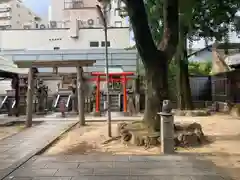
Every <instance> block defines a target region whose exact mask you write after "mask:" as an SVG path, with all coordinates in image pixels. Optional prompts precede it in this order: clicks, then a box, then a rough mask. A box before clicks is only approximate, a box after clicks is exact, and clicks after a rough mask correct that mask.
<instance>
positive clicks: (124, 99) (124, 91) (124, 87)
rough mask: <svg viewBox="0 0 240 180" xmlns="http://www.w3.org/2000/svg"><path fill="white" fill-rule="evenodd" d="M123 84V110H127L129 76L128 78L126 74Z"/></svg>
mask: <svg viewBox="0 0 240 180" xmlns="http://www.w3.org/2000/svg"><path fill="white" fill-rule="evenodd" d="M122 85H123V112H127V78H126V75H123V80H122Z"/></svg>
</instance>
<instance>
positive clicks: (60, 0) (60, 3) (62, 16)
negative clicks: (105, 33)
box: [49, 0, 129, 27]
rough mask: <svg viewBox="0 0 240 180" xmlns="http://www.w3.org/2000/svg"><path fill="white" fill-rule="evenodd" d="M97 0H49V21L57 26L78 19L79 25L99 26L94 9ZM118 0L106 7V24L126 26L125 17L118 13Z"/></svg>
mask: <svg viewBox="0 0 240 180" xmlns="http://www.w3.org/2000/svg"><path fill="white" fill-rule="evenodd" d="M97 4H99V3H98V1H97V0H51V6H50V7H49V21H53V22H56V23H55V24H56V26H57V27H69V26H70V22H72V21H75V20H78V24H79V27H99V26H102V25H101V21H100V18H99V15H98V12H97V10H96V5H97ZM121 5H122V4H118V0H114V1H112V4H111V5H110V6H109V9H107V17H108V26H110V27H128V26H129V24H128V22H127V20H126V18H122V17H120V16H119V15H120V14H119V7H120V6H121Z"/></svg>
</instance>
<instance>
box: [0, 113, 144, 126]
mask: <svg viewBox="0 0 240 180" xmlns="http://www.w3.org/2000/svg"><path fill="white" fill-rule="evenodd" d="M142 117H143V115H142V114H139V115H137V116H132V117H131V116H129V117H127V116H121V115H118V114H115V115H114V114H112V121H132V120H135V121H137V120H142ZM25 118H26V116H20V117H14V116H12V117H8V116H7V115H6V114H1V115H0V125H1V124H5V123H7V122H9V121H25ZM85 118H86V121H89V122H91V121H106V120H107V117H105V116H102V117H94V116H91V115H86V117H85ZM59 120H61V121H77V120H78V116H77V115H70V116H68V115H67V117H66V118H62V117H61V113H52V114H48V115H35V116H34V118H33V121H59Z"/></svg>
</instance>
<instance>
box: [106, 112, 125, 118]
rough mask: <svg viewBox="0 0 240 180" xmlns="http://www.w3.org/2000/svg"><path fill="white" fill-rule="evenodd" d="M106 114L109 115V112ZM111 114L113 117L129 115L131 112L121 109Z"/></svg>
mask: <svg viewBox="0 0 240 180" xmlns="http://www.w3.org/2000/svg"><path fill="white" fill-rule="evenodd" d="M105 116H107V112H106V113H105ZM111 116H112V117H121V116H129V113H128V112H122V111H119V112H111Z"/></svg>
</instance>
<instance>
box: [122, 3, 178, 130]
mask: <svg viewBox="0 0 240 180" xmlns="http://www.w3.org/2000/svg"><path fill="white" fill-rule="evenodd" d="M124 1H125V3H126V7H127V12H128V15H129V18H130V21H131V24H132V29H133V32H134V37H135V41H136V47H137V49H138V53H139V55H140V57H141V59H142V61H143V64H144V67H145V71H146V88H147V89H146V106H145V113H144V122H145V123H146V124H148V125H149V126H150V127H151V128H152V129H153V130H159V127H160V125H159V117H158V115H157V113H158V112H159V111H161V103H162V101H163V100H164V99H167V98H168V93H167V92H168V88H167V80H168V77H167V70H168V62H169V60H170V59H172V56H173V54H174V53H175V51H176V46H177V43H178V0H165V1H164V6H165V8H164V9H165V10H164V35H163V39H162V43H161V44H160V45H159V50H158V49H157V47H156V45H155V43H154V41H153V39H152V35H151V32H150V29H149V26H148V20H147V14H146V11H145V6H144V2H143V0H124Z"/></svg>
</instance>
